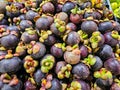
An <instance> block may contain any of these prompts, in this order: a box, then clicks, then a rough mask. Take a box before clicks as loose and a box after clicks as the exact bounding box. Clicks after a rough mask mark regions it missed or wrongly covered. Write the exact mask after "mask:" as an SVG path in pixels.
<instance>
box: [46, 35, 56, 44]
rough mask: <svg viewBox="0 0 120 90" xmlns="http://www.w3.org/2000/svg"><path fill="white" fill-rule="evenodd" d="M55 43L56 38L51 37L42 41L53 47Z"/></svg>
mask: <svg viewBox="0 0 120 90" xmlns="http://www.w3.org/2000/svg"><path fill="white" fill-rule="evenodd" d="M55 42H56V38H55V37H54V36H53V35H49V36H48V38H47V39H46V40H45V41H44V43H45V44H46V45H49V46H50V45H53V44H55Z"/></svg>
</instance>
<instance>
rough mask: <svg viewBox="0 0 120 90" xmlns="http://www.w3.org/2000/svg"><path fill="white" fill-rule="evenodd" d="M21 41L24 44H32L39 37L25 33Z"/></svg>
mask: <svg viewBox="0 0 120 90" xmlns="http://www.w3.org/2000/svg"><path fill="white" fill-rule="evenodd" d="M21 39H22V41H23V42H24V43H30V42H31V41H37V40H38V35H37V33H35V34H29V33H28V32H24V33H22V35H21Z"/></svg>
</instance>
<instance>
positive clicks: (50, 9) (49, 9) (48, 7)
mask: <svg viewBox="0 0 120 90" xmlns="http://www.w3.org/2000/svg"><path fill="white" fill-rule="evenodd" d="M42 11H43V12H44V13H50V14H53V13H54V11H55V7H54V5H53V4H52V3H51V2H47V3H45V4H44V5H42Z"/></svg>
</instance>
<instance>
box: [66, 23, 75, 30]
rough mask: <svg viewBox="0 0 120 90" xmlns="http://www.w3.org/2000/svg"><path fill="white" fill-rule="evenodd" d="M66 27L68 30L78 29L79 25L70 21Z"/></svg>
mask: <svg viewBox="0 0 120 90" xmlns="http://www.w3.org/2000/svg"><path fill="white" fill-rule="evenodd" d="M66 29H67V30H70V31H76V29H77V26H76V25H75V24H74V23H72V22H69V23H68V24H67V25H66Z"/></svg>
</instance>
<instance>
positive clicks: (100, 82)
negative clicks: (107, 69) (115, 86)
mask: <svg viewBox="0 0 120 90" xmlns="http://www.w3.org/2000/svg"><path fill="white" fill-rule="evenodd" d="M112 83H113V79H112V78H111V79H106V80H104V79H101V78H98V79H97V80H96V84H97V85H98V86H99V87H104V86H110V85H112Z"/></svg>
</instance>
